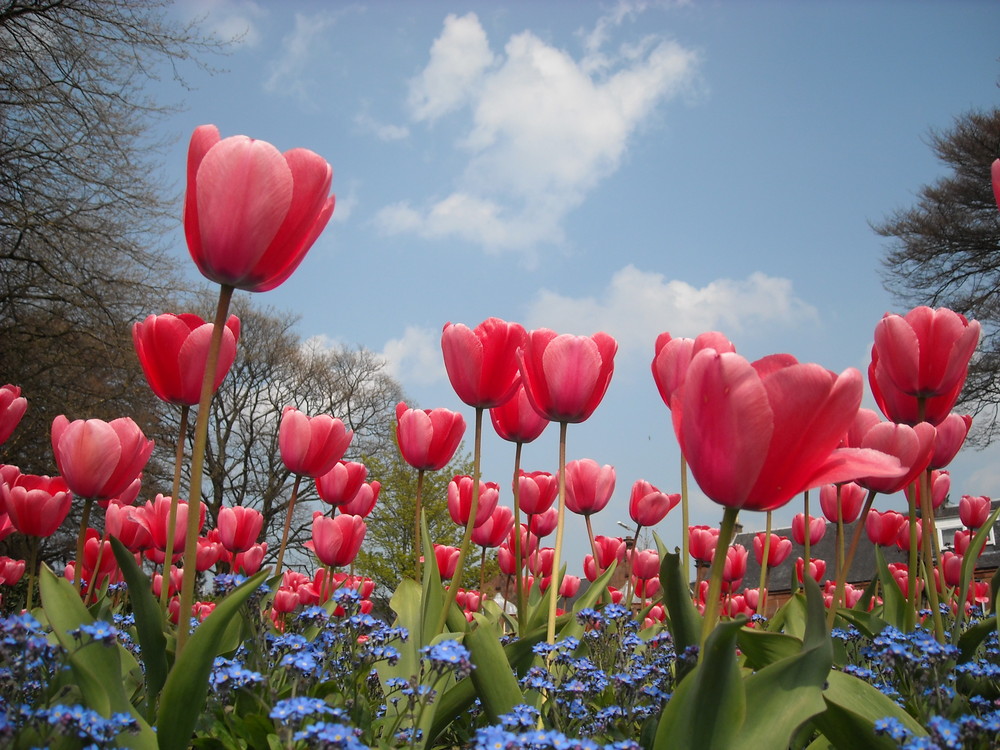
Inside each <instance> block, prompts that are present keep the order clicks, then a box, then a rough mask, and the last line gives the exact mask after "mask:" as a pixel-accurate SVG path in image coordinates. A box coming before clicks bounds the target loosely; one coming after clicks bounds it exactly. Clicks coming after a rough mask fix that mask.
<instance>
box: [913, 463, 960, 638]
mask: <svg viewBox="0 0 1000 750" xmlns="http://www.w3.org/2000/svg"><path fill="white" fill-rule="evenodd" d="M919 481H920V518H921V519H922V520H921V532H922V533H921V535H920V548H921V551H922V552H923V557H924V568H925V570H926V574H925V575H926V576H927V578H926V579H925V580H926V588H927V598H928V600H929V601H930V607H931V619H932V620H933V622H934V635H935V636H936V637H937V640H938V643H944V622H943V621H942V620H941V608H940V607H939V606H938V590H937V589H938V587H937V581H935V580H934V558H933V555H932V554H931V545H932V542H931V537H932V536H934V503H933V502H932V500H931V470H930V469H926V470H924V471H922V472H921V473H920V480H919ZM940 568H941V569H940V570H939V571H938V578H939V579H940V581H941V583H942V584H943V583H944V566H943V565H942V566H940ZM960 604H961V603H960Z"/></svg>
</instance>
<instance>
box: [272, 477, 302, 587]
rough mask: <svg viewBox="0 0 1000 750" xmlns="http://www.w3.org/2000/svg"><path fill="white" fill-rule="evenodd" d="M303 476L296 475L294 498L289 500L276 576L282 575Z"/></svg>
mask: <svg viewBox="0 0 1000 750" xmlns="http://www.w3.org/2000/svg"><path fill="white" fill-rule="evenodd" d="M301 481H302V475H301V474H296V475H295V484H293V485H292V496H291V498H290V499H289V500H288V512H287V513H285V528H284V529H283V530H282V532H281V546H280V547H278V560H277V562H275V563H274V575H276V576H277V575H281V564H282V562H283V561H284V559H285V546H286V545H287V544H288V532H289V531H290V530H291V528H292V511H294V510H295V501H296V500H297V499H298V497H299V483H300V482H301Z"/></svg>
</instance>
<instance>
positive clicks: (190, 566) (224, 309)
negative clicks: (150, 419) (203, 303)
mask: <svg viewBox="0 0 1000 750" xmlns="http://www.w3.org/2000/svg"><path fill="white" fill-rule="evenodd" d="M232 298H233V287H231V286H229V285H227V284H223V285H222V286H221V287H220V288H219V304H218V307H217V308H216V311H215V325H214V327H213V329H212V340H211V342H210V343H209V347H208V358H207V361H206V362H205V376H204V378H203V379H202V381H201V398H200V399H199V401H198V417H197V419H196V420H195V426H194V446H193V447H192V449H191V490H190V493H189V497H188V516H187V538H186V539H185V540H184V558H183V561H184V562H183V564H184V578H183V580H182V582H181V601H180V610H179V612H178V617H177V623H178V625H177V657H178V658H179V657H180V655H181V652H182V651H183V650H184V646H185V645H186V644H187V639H188V630H189V627H188V622H189V620H190V618H191V605H192V603H193V602H194V583H195V578H196V577H197V575H198V569H197V566H196V565H195V560H196V559H197V556H198V518H199V516H200V515H201V480H202V474H203V473H204V469H205V446H206V445H207V443H208V419H209V416H210V415H209V407H210V406H211V403H212V386H213V385H214V381H215V370H216V367H217V365H218V362H219V348H220V347H221V345H222V329H223V327H224V326H225V325H226V317H227V316H228V314H229V303H230V300H232ZM167 554H168V555H171V554H172V551H170V552H168V553H167ZM167 559H169V558H165V559H164V564H165V565H166V561H167Z"/></svg>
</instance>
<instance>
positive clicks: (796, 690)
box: [739, 576, 833, 750]
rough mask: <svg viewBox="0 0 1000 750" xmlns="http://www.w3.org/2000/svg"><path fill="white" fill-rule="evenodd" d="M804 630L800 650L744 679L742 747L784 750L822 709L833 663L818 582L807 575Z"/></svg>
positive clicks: (824, 704)
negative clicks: (744, 711) (825, 688)
mask: <svg viewBox="0 0 1000 750" xmlns="http://www.w3.org/2000/svg"><path fill="white" fill-rule="evenodd" d="M803 585H804V588H805V590H806V631H805V640H804V641H803V643H802V648H801V651H800V652H799V653H797V654H795V655H793V656H789V657H787V658H785V659H781V660H779V661H776V662H774V663H773V664H770V665H768V666H767V667H765V668H764V669H761V670H760V671H759V672H755V673H754V674H752V675H750V677H748V678H747V679H746V682H745V688H746V720H745V721H744V722H743V726H742V728H741V729H740V733H739V741H740V744H741V746H743V747H752V748H754V750H767V748H773V750H786V748H788V746H789V742H790V740H791V738H792V735H793V734H795V731H796V730H797V729H798V727H800V726H801V725H802V724H804V723H805V722H807V721H808V720H809V719H811V718H812V717H813V716H815V715H817V714H819V713H822V712H823V711H824V710H825V709H826V703H825V702H824V701H823V688H824V686H825V685H826V679H827V676H828V675H829V674H830V668H831V666H832V665H833V644H832V643H831V641H830V636H829V634H828V633H827V631H826V608H825V607H824V605H823V593H822V592H821V591H820V589H819V586H818V585H817V583H816V582H815V581H814V580H813V579H812V578H810V577H808V576H806V579H805V582H804V584H803Z"/></svg>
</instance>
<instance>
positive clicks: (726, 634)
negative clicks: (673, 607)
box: [653, 617, 750, 750]
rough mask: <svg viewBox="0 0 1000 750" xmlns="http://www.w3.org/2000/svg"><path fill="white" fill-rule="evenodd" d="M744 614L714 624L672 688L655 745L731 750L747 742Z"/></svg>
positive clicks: (669, 749)
mask: <svg viewBox="0 0 1000 750" xmlns="http://www.w3.org/2000/svg"><path fill="white" fill-rule="evenodd" d="M744 622H746V620H745V619H744V618H742V617H740V618H738V619H736V620H733V621H731V622H723V623H720V624H719V625H717V626H716V627H715V630H713V631H712V632H711V633H710V634H709V636H708V640H707V641H706V642H705V648H704V650H703V651H702V653H701V656H700V659H699V661H698V666H696V667H695V668H694V670H693V671H692V672H691V673H690V674H688V676H687V677H686V678H684V680H683V681H682V682H681V683H680V685H678V687H677V689H676V690H675V691H674V694H673V697H672V698H671V699H670V701H669V702H668V703H667V705H666V707H665V708H664V709H663V714H662V715H661V716H660V723H659V726H657V728H656V741H655V742H654V744H653V749H654V750H673V748H698V749H699V750H728V748H735V747H736V746H737V743H739V746H740V747H750V745H744V744H743V742H742V740H741V735H740V730H741V727H742V725H743V719H744V717H745V716H746V709H747V698H746V693H745V692H744V687H743V679H742V677H741V675H740V669H739V667H738V666H737V664H736V635H737V633H738V632H739V630H740V628H741V627H743V623H744Z"/></svg>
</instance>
